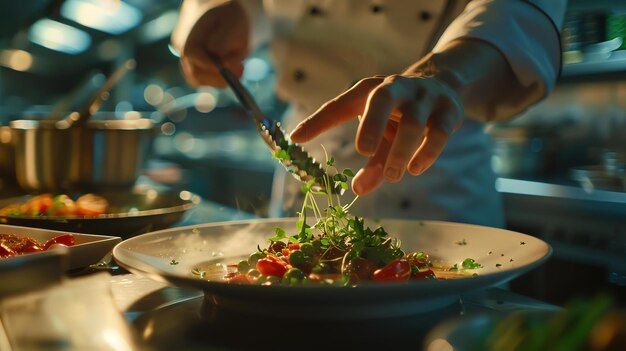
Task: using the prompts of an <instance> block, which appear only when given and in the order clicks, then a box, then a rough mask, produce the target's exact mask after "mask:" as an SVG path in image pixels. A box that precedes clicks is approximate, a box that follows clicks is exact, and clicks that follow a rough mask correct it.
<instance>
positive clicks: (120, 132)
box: [10, 118, 155, 192]
mask: <svg viewBox="0 0 626 351" xmlns="http://www.w3.org/2000/svg"><path fill="white" fill-rule="evenodd" d="M10 127H11V132H12V133H11V134H12V139H13V140H12V145H13V147H14V150H15V173H16V178H17V182H18V184H19V185H20V186H21V187H22V188H23V189H24V190H26V191H30V192H48V191H49V192H77V191H104V190H119V189H124V188H129V189H130V188H131V187H132V186H133V185H134V183H135V181H136V180H137V178H138V176H139V175H140V172H141V170H142V167H143V165H144V162H145V161H146V158H147V156H148V154H149V152H150V148H151V145H152V140H153V137H154V132H155V126H154V123H153V122H152V121H151V120H150V119H146V118H141V119H135V120H89V121H88V122H87V123H85V125H82V126H80V127H75V128H69V129H65V130H64V129H58V128H56V127H55V121H48V120H41V121H37V120H16V121H12V122H10Z"/></svg>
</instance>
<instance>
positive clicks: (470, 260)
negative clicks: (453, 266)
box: [461, 258, 482, 269]
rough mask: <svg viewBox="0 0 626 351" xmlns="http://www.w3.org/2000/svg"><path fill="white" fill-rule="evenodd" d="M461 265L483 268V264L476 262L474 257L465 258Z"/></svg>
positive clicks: (465, 267)
mask: <svg viewBox="0 0 626 351" xmlns="http://www.w3.org/2000/svg"><path fill="white" fill-rule="evenodd" d="M461 266H462V267H463V269H476V268H482V265H481V264H480V263H478V262H476V261H475V260H474V259H473V258H466V259H465V260H463V263H462V264H461Z"/></svg>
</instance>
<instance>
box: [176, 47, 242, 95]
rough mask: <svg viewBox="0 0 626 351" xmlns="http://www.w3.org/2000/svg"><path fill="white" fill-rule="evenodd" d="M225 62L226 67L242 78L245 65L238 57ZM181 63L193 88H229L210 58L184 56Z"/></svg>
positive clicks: (227, 59) (232, 57)
mask: <svg viewBox="0 0 626 351" xmlns="http://www.w3.org/2000/svg"><path fill="white" fill-rule="evenodd" d="M223 62H224V66H226V67H228V68H229V69H230V70H231V71H232V72H233V73H234V74H235V75H236V76H238V77H240V76H241V75H242V74H243V63H242V61H241V60H240V59H239V56H238V55H236V56H230V57H228V58H226V59H224V61H223ZM180 63H181V66H182V68H183V73H184V75H185V78H186V79H187V81H188V82H189V84H191V85H193V86H202V85H210V86H213V87H217V88H225V87H226V86H227V84H226V81H225V80H224V79H223V78H222V76H221V74H220V73H219V71H218V70H217V67H216V66H215V65H214V64H213V63H212V62H211V60H210V59H209V58H208V56H203V57H197V56H183V57H182V58H181V60H180Z"/></svg>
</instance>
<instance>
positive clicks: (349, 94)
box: [290, 77, 384, 143]
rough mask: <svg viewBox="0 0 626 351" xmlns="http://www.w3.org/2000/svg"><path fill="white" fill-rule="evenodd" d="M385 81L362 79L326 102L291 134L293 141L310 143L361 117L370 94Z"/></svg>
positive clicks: (372, 78) (379, 78) (378, 78)
mask: <svg viewBox="0 0 626 351" xmlns="http://www.w3.org/2000/svg"><path fill="white" fill-rule="evenodd" d="M383 79H384V78H383V77H370V78H365V79H362V80H360V81H359V82H358V83H356V84H355V85H354V86H353V87H352V88H350V89H348V90H346V91H345V92H344V93H342V94H341V95H339V96H337V97H336V98H334V99H332V100H330V101H328V102H326V103H325V104H324V105H322V106H321V107H320V108H319V109H318V110H317V111H315V113H313V114H312V115H311V116H309V117H308V118H307V119H305V120H304V121H302V122H300V124H298V125H297V126H296V128H295V129H294V130H293V131H292V132H291V134H290V137H291V140H293V141H294V142H296V143H303V142H306V141H309V140H311V139H313V138H315V137H316V136H318V135H320V134H321V133H323V132H324V131H326V130H328V129H331V128H333V127H335V126H337V125H339V124H341V123H344V122H346V121H348V120H350V119H352V118H355V117H357V116H358V115H361V114H362V113H363V105H365V102H366V101H367V97H368V94H369V92H370V91H371V90H372V89H373V88H374V87H376V86H377V85H378V84H380V83H381V82H382V81H383Z"/></svg>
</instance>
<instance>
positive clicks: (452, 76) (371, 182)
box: [172, 0, 566, 227]
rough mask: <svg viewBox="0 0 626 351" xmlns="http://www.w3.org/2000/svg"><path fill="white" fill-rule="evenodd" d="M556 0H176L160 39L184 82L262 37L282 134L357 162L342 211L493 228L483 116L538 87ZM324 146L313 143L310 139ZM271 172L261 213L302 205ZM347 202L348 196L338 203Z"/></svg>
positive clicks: (236, 66) (538, 93)
mask: <svg viewBox="0 0 626 351" xmlns="http://www.w3.org/2000/svg"><path fill="white" fill-rule="evenodd" d="M565 6H566V1H565V0H526V1H524V0H474V1H458V0H413V1H408V0H266V1H258V0H185V1H184V2H183V4H182V6H181V10H180V18H179V22H178V25H177V27H176V29H175V31H174V33H173V35H172V43H173V45H174V46H175V47H176V48H177V49H178V50H179V52H180V54H181V60H180V63H181V67H182V70H183V73H184V75H185V77H186V79H187V81H188V82H189V83H190V84H192V85H194V86H201V85H211V86H216V87H225V86H226V83H225V81H223V80H222V78H221V77H220V75H219V73H218V72H217V70H216V68H215V66H213V65H212V64H211V60H210V59H209V58H208V56H207V54H209V53H210V54H211V55H215V56H217V57H219V58H220V59H221V60H222V61H223V62H224V64H225V65H226V66H227V67H229V68H230V69H231V70H233V71H234V72H235V73H236V74H238V75H241V74H242V72H243V64H242V61H243V60H244V59H245V58H246V56H247V55H248V53H249V52H250V50H252V49H253V48H254V47H256V46H257V45H259V44H260V43H263V42H268V41H269V43H270V45H271V53H272V58H273V64H274V66H275V70H276V74H277V85H276V91H277V95H278V97H280V98H281V99H284V100H286V101H288V102H289V108H288V110H287V112H286V114H285V116H283V125H284V126H285V129H286V130H287V131H293V132H292V133H291V138H292V140H293V141H295V142H298V143H301V144H303V146H304V147H305V148H306V149H307V150H308V151H309V152H310V153H311V154H312V155H313V156H314V157H315V158H316V159H318V160H321V161H322V162H323V161H324V160H325V156H324V148H325V149H326V150H327V152H328V154H329V155H331V156H333V157H334V159H335V164H336V165H337V167H338V168H340V169H344V168H350V169H352V170H354V171H357V170H358V173H357V175H356V176H355V178H354V179H353V180H352V189H353V191H354V193H356V194H358V195H360V198H359V199H358V201H356V203H355V205H354V207H352V209H351V212H352V213H353V214H355V215H359V216H365V217H393V218H410V219H429V220H445V221H455V222H464V223H474V224H480V225H488V226H493V227H501V226H503V225H504V215H503V209H502V203H501V199H500V197H499V195H498V192H497V191H496V189H495V179H496V177H495V175H494V173H493V170H492V168H491V155H492V149H491V148H492V141H491V140H490V139H489V137H488V136H487V135H486V134H485V132H484V127H485V125H486V123H489V122H494V121H506V120H509V119H512V118H514V117H515V116H516V115H518V114H520V113H521V112H523V111H524V110H525V109H527V108H528V107H530V106H532V105H533V104H535V103H537V102H538V101H540V100H541V99H543V98H544V97H546V96H547V95H548V94H549V93H550V91H551V90H552V89H553V88H554V85H555V81H556V79H557V77H558V75H559V73H560V65H561V62H560V52H561V51H560V43H559V28H560V25H561V22H562V20H563V16H564V12H565ZM322 146H323V147H322ZM300 186H301V184H299V183H298V182H297V181H296V180H295V179H294V178H293V177H291V176H290V175H288V173H287V172H285V171H284V170H283V171H277V172H276V173H275V179H274V184H273V190H272V201H271V204H270V216H286V215H294V214H295V213H296V211H298V210H300V209H301V205H302V194H301V190H300ZM347 201H349V199H348V200H346V202H347Z"/></svg>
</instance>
